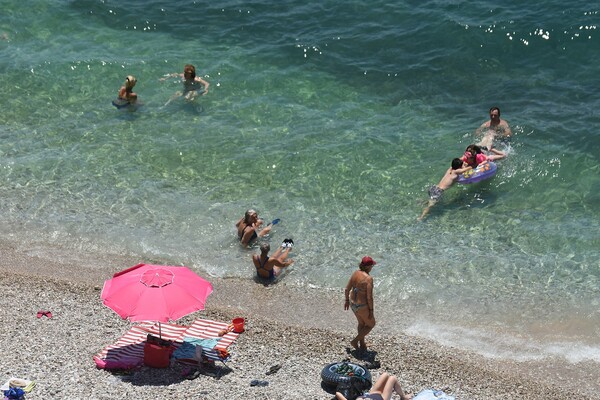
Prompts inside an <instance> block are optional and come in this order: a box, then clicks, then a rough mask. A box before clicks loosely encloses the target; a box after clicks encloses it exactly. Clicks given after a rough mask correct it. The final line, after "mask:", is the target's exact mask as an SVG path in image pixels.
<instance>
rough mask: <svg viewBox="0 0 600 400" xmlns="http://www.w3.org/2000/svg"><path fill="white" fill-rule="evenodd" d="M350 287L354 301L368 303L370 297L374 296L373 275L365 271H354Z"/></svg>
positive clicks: (349, 283)
mask: <svg viewBox="0 0 600 400" xmlns="http://www.w3.org/2000/svg"><path fill="white" fill-rule="evenodd" d="M348 289H349V292H350V300H351V301H352V302H353V303H356V304H368V298H371V299H372V298H373V277H372V276H370V275H369V274H367V273H366V272H364V271H360V270H358V271H354V273H353V274H352V276H351V277H350V281H349V282H348Z"/></svg>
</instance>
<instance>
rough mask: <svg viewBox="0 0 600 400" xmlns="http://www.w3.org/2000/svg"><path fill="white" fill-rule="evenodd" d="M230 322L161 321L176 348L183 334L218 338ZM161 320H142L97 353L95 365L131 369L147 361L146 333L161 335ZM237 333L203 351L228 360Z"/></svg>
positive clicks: (164, 332)
mask: <svg viewBox="0 0 600 400" xmlns="http://www.w3.org/2000/svg"><path fill="white" fill-rule="evenodd" d="M228 327H229V324H227V323H225V322H218V321H211V320H208V319H198V320H195V321H194V323H193V324H192V325H191V326H181V325H174V324H167V323H162V324H160V330H161V337H162V339H166V340H170V341H172V342H173V347H174V348H178V347H179V346H181V344H182V343H183V338H184V337H192V338H196V339H207V338H219V336H218V334H219V331H221V330H228ZM158 332H159V326H158V322H150V321H146V322H142V323H140V324H138V325H134V326H133V327H132V328H131V329H130V330H129V331H127V332H126V333H125V334H124V335H123V336H121V338H119V340H117V342H116V343H114V344H111V345H109V346H106V347H105V348H104V349H102V351H100V352H99V353H98V354H96V355H94V357H93V358H94V361H95V362H96V366H97V367H98V368H101V369H107V370H109V369H132V368H136V367H139V366H141V365H142V364H143V363H144V345H145V343H146V339H147V335H148V334H149V333H150V334H152V335H154V336H159V334H158ZM238 336H239V335H238V334H237V333H234V332H228V333H227V334H225V335H224V336H222V337H220V338H219V341H218V344H217V345H216V346H215V348H214V349H212V351H211V350H204V349H203V354H204V355H206V357H207V358H209V359H211V360H215V361H225V360H224V358H223V357H221V355H223V354H226V353H227V349H228V347H229V346H230V345H231V344H232V343H233V342H235V340H236V339H237V338H238Z"/></svg>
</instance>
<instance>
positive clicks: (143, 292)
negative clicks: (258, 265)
mask: <svg viewBox="0 0 600 400" xmlns="http://www.w3.org/2000/svg"><path fill="white" fill-rule="evenodd" d="M212 291H213V288H212V285H211V284H210V282H208V281H206V280H204V279H202V278H201V277H199V276H198V275H197V274H196V273H194V272H193V271H192V270H190V269H189V268H187V267H175V266H166V265H150V264H138V265H136V266H133V267H131V268H128V269H126V270H124V271H121V272H117V273H116V274H114V275H113V277H112V278H111V279H108V280H107V281H105V282H104V287H103V288H102V294H101V298H102V303H103V304H104V305H106V306H107V307H110V308H111V309H112V310H114V311H115V312H116V313H117V314H119V315H120V316H121V318H123V319H129V320H130V321H158V322H159V335H161V331H160V322H168V321H169V320H176V319H179V318H181V317H184V316H186V315H188V314H191V313H193V312H194V311H198V310H203V309H204V304H205V302H206V298H207V297H208V296H209V295H210V294H211V293H212Z"/></svg>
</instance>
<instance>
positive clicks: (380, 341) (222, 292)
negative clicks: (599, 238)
mask: <svg viewBox="0 0 600 400" xmlns="http://www.w3.org/2000/svg"><path fill="white" fill-rule="evenodd" d="M37 250H39V249H36V250H35V251H34V250H33V249H29V250H26V249H22V248H14V247H11V246H8V245H4V246H3V249H2V260H1V262H0V269H1V270H2V273H1V274H0V290H1V292H2V296H0V320H1V324H2V327H1V330H2V336H1V338H2V339H1V346H0V350H1V351H0V380H2V382H6V381H7V380H8V379H9V378H11V377H18V378H24V379H28V380H33V381H35V382H36V386H35V388H34V389H33V391H32V392H31V393H28V394H27V395H26V399H65V398H68V399H114V398H135V399H159V398H161V399H165V398H166V399H192V398H193V399H216V398H227V399H331V398H333V397H334V396H333V395H332V394H330V393H328V392H327V391H325V390H324V389H323V388H322V386H321V378H320V373H321V370H322V368H323V367H324V366H325V365H327V364H329V363H331V362H337V361H342V360H344V359H346V358H349V359H350V360H351V361H352V362H355V363H358V364H363V365H364V363H365V361H364V360H361V359H357V358H356V357H355V355H356V354H349V353H348V352H347V346H348V343H349V341H350V339H351V337H352V334H353V333H354V328H355V326H354V323H355V322H354V318H353V317H352V315H351V314H349V313H344V311H343V310H342V306H341V304H340V299H341V298H342V296H343V295H342V292H341V289H340V291H339V292H331V293H322V292H317V291H315V292H314V293H313V292H307V290H311V289H305V290H297V289H294V288H292V287H287V286H286V285H285V281H283V282H280V283H279V284H278V285H274V286H270V287H265V286H263V285H260V284H257V283H256V282H254V281H253V280H252V279H250V278H249V279H247V280H240V279H214V278H211V277H206V278H207V279H209V280H210V281H211V282H212V283H213V286H214V289H215V290H214V293H213V294H212V295H211V296H210V297H209V299H208V302H207V306H206V309H205V310H204V311H200V312H196V313H194V314H191V315H189V316H187V317H185V318H183V319H181V320H179V321H176V322H177V323H179V324H189V323H191V321H193V319H194V318H209V319H214V320H219V321H230V320H231V319H233V318H235V317H240V316H243V317H244V318H245V319H246V325H245V328H246V329H245V332H244V333H242V334H241V335H240V337H239V338H238V340H237V341H236V343H234V344H233V345H232V347H231V348H230V351H231V353H232V358H231V360H230V361H229V362H228V363H227V368H225V367H223V368H224V369H220V370H219V373H220V376H215V373H214V371H208V370H207V371H205V373H202V374H200V375H199V376H197V377H196V378H195V379H193V380H190V379H187V377H186V376H184V373H185V372H186V371H184V367H182V366H179V365H175V366H172V367H170V368H165V369H154V368H149V367H145V366H143V367H140V368H138V369H135V370H132V371H129V372H128V373H113V372H108V371H104V370H99V369H97V368H96V365H95V364H94V362H93V360H92V356H93V355H94V354H96V353H97V352H98V351H100V350H101V349H102V348H103V347H105V346H107V345H109V344H111V343H114V342H115V341H116V340H117V339H118V338H119V337H120V336H121V335H122V334H123V333H124V332H126V331H127V330H128V329H129V327H130V326H131V323H130V322H129V321H125V320H122V319H120V318H119V317H118V316H117V315H116V314H115V313H114V312H113V311H112V310H110V309H108V308H107V307H105V306H104V305H102V302H101V300H100V291H101V288H102V284H103V282H104V280H105V279H106V278H107V277H110V276H111V275H112V274H113V273H114V272H116V271H118V270H121V269H124V268H126V267H127V266H130V265H134V264H135V263H137V262H138V261H137V260H132V259H128V258H127V257H121V256H117V255H113V256H110V255H96V256H94V255H90V254H88V255H86V256H85V258H81V259H77V260H59V261H52V260H49V259H48V258H45V257H41V256H40V255H39V254H41V253H40V252H39V251H37ZM45 254H49V252H46V253H45ZM159 261H160V260H152V261H151V262H152V263H159ZM98 265H102V267H101V268H98ZM261 304H266V305H267V306H262V307H261V306H260V305H261ZM318 307H320V308H321V310H317V311H316V312H315V314H314V315H315V318H314V324H303V326H298V325H297V324H295V323H294V321H295V320H296V319H295V318H294V315H295V314H296V313H299V314H302V313H309V312H310V309H313V311H314V308H318ZM40 309H42V310H50V311H51V312H52V318H51V319H50V318H47V317H45V316H44V317H42V318H39V319H38V318H36V313H37V311H38V310H40ZM336 309H339V313H336V312H335V310H336ZM265 310H266V311H265ZM328 314H329V315H333V316H334V317H332V318H331V319H329V318H328V319H327V321H320V319H322V317H321V316H322V315H328ZM324 322H326V324H327V325H329V328H324V327H323V326H327V325H325V324H324ZM307 325H308V326H307ZM381 325H382V326H381V327H379V326H378V327H376V328H375V329H374V331H373V333H372V334H371V335H369V336H368V337H367V339H368V343H369V345H370V349H371V350H372V351H373V354H374V355H375V356H374V357H375V360H376V361H379V364H380V367H379V368H373V369H371V371H370V372H371V374H372V375H373V378H374V379H376V378H377V377H378V376H379V375H380V374H381V373H382V372H385V371H387V372H389V373H391V374H395V375H397V376H398V377H399V380H400V382H401V384H402V386H403V388H404V389H405V390H406V391H407V392H408V393H418V392H419V391H420V390H423V389H427V388H435V389H441V390H444V391H445V392H446V393H447V394H450V395H453V396H455V397H456V399H504V400H506V399H559V398H567V399H575V398H576V399H597V398H598V397H597V396H595V395H594V393H595V392H596V391H597V390H598V389H599V384H598V380H597V375H596V370H595V368H594V366H593V365H587V364H577V365H575V364H567V363H565V362H561V361H560V360H544V361H543V362H540V363H532V362H527V363H518V362H514V361H506V360H499V359H488V358H484V357H482V356H480V355H477V354H473V353H469V352H465V351H460V350H458V349H454V348H449V347H444V346H440V345H439V344H436V343H434V342H430V341H427V340H424V339H419V338H416V337H412V336H408V335H403V334H400V335H389V334H386V331H385V324H384V323H382V324H381ZM356 356H358V355H356ZM274 365H280V366H281V368H280V369H279V370H278V371H277V372H276V373H274V374H269V375H267V372H268V371H269V369H270V367H272V366H274ZM256 379H257V380H264V381H267V382H268V385H266V386H251V385H250V382H251V381H252V380H256ZM395 396H396V395H395ZM396 398H398V397H396Z"/></svg>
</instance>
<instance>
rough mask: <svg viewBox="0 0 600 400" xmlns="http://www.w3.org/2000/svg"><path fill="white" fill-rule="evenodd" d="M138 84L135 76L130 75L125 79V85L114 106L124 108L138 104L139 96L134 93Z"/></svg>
mask: <svg viewBox="0 0 600 400" xmlns="http://www.w3.org/2000/svg"><path fill="white" fill-rule="evenodd" d="M136 83H137V79H136V78H135V76H133V75H128V76H127V78H125V83H124V84H123V86H121V88H120V89H119V93H118V95H117V99H116V100H114V101H113V102H112V104H113V106H115V107H117V108H119V109H120V108H123V107H127V106H130V105H134V104H135V103H137V98H138V95H137V93H134V92H133V88H134V86H135V84H136Z"/></svg>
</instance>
